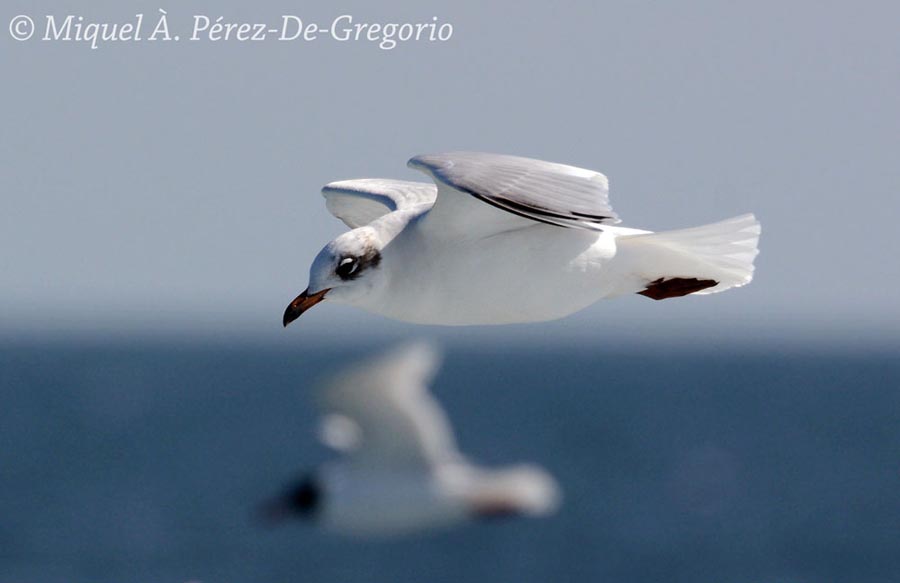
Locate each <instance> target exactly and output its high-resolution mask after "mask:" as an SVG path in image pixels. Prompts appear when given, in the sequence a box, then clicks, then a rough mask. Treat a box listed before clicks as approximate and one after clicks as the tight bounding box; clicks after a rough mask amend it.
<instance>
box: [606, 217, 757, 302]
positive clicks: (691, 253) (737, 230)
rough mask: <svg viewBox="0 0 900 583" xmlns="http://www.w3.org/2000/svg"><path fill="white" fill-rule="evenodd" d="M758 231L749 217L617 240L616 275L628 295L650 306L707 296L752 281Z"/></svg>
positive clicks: (754, 219)
mask: <svg viewBox="0 0 900 583" xmlns="http://www.w3.org/2000/svg"><path fill="white" fill-rule="evenodd" d="M759 233H760V225H759V221H757V220H756V217H754V216H753V215H752V214H748V215H741V216H739V217H733V218H731V219H726V220H724V221H720V222H718V223H712V224H710V225H703V226H701V227H693V228H690V229H679V230H677V231H663V232H661V233H645V234H639V235H626V236H622V237H619V238H618V239H617V245H618V252H617V260H618V259H619V258H620V257H619V256H621V259H622V261H621V263H620V269H627V273H625V274H623V276H624V278H623V281H627V282H628V288H629V289H627V290H626V289H622V290H620V293H634V292H636V293H639V294H641V295H644V296H647V297H649V298H652V299H654V300H664V299H666V298H674V297H679V296H684V295H688V294H711V293H716V292H720V291H725V290H726V289H730V288H733V287H740V286H742V285H745V284H747V283H750V280H751V279H753V260H754V259H755V258H756V255H757V254H758V253H759V250H758V249H757V244H758V243H759Z"/></svg>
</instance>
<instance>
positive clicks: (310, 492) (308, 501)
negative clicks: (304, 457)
mask: <svg viewBox="0 0 900 583" xmlns="http://www.w3.org/2000/svg"><path fill="white" fill-rule="evenodd" d="M321 504H322V491H321V487H320V485H319V480H318V479H317V478H316V475H315V473H314V472H313V473H309V474H307V475H305V476H303V477H302V478H300V479H299V480H297V481H296V482H294V483H292V484H290V485H289V486H288V487H287V488H285V490H284V491H283V492H282V493H281V494H280V495H278V496H276V497H274V498H272V499H270V500H268V501H266V502H264V503H263V504H262V505H261V506H260V507H259V508H258V509H257V512H258V513H259V519H260V520H261V521H262V523H263V524H267V525H270V526H274V525H277V524H279V523H281V522H284V521H285V520H289V519H292V518H305V519H311V518H315V517H316V516H317V515H318V513H319V511H320V510H321V508H320V506H321Z"/></svg>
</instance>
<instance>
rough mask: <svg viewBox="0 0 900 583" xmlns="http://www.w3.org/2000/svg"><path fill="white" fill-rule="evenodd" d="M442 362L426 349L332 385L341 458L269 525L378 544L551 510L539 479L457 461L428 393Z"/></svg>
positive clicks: (330, 417) (304, 483) (329, 431)
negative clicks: (286, 522) (315, 526)
mask: <svg viewBox="0 0 900 583" xmlns="http://www.w3.org/2000/svg"><path fill="white" fill-rule="evenodd" d="M438 360H439V359H438V355H437V353H436V352H435V351H434V350H433V349H432V348H430V347H429V346H428V345H426V344H412V345H407V346H403V347H401V348H399V349H395V350H393V351H392V352H389V353H387V354H386V355H383V356H380V357H378V358H376V359H374V360H371V361H369V362H366V363H364V364H362V365H358V366H356V367H354V368H352V369H350V370H348V371H345V372H343V373H342V374H340V375H339V376H337V377H336V378H335V379H333V380H332V381H331V382H330V383H329V384H328V385H327V387H326V388H325V390H324V391H323V393H322V399H321V403H320V404H321V408H322V409H323V413H324V414H325V416H324V419H323V424H322V439H323V441H324V442H325V443H326V444H327V445H329V446H331V447H333V448H335V449H337V450H340V451H342V452H344V455H343V456H342V457H341V458H339V459H338V460H336V461H333V462H330V463H327V464H324V465H323V466H321V467H319V468H317V469H316V470H315V471H313V472H312V473H310V474H309V475H307V476H306V477H304V478H303V479H301V480H299V481H298V482H297V483H295V484H293V485H292V486H291V487H290V488H288V489H287V490H286V491H285V492H284V493H283V495H281V496H279V497H277V498H275V499H273V500H272V501H270V502H268V503H267V504H265V505H264V507H263V512H264V516H265V517H267V518H268V519H270V520H275V521H279V520H281V519H284V518H290V517H308V518H312V519H313V520H315V521H316V522H317V523H319V524H321V525H322V526H323V527H324V528H326V529H328V530H333V531H337V532H341V533H346V534H356V535H379V534H401V533H407V532H412V531H417V530H423V529H428V528H439V527H447V526H451V525H454V524H459V523H464V522H466V521H471V520H474V519H480V518H494V517H502V516H515V515H529V516H539V515H544V514H548V513H550V512H552V511H553V510H555V509H556V507H557V505H558V501H559V494H558V490H557V486H556V483H555V481H554V480H553V478H552V477H550V476H549V475H548V474H547V473H546V472H545V471H544V470H543V469H541V468H539V467H536V466H533V465H517V466H512V467H507V468H501V469H487V468H481V467H478V466H475V465H473V464H471V463H470V462H469V461H468V460H467V459H466V458H465V457H464V456H463V455H462V454H460V453H459V451H458V450H457V448H456V443H455V440H454V437H453V432H452V429H451V427H450V424H449V421H448V420H447V417H446V415H445V414H444V411H443V410H442V409H441V407H440V405H439V404H438V402H437V401H436V400H435V399H434V398H433V397H432V396H431V394H430V393H429V392H428V387H427V383H428V381H429V380H430V379H431V377H432V376H433V374H434V373H435V372H436V369H437V367H438V364H439V363H438Z"/></svg>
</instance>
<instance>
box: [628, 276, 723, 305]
mask: <svg viewBox="0 0 900 583" xmlns="http://www.w3.org/2000/svg"><path fill="white" fill-rule="evenodd" d="M718 283H719V282H718V281H715V280H713V279H697V278H696V277H672V278H669V279H666V278H664V277H660V278H659V279H657V280H656V281H651V282H650V283H649V284H648V285H647V289H645V290H643V291H639V292H638V294H640V295H642V296H647V297H648V298H650V299H651V300H665V299H668V298H680V297H681V296H686V295H688V294H692V293H695V292H698V291H701V290H705V289H706V288H708V287H712V286H714V285H718Z"/></svg>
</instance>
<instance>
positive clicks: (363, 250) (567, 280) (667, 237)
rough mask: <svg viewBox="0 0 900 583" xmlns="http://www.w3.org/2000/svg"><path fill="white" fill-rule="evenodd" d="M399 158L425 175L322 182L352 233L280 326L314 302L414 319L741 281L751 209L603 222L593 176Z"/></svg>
mask: <svg viewBox="0 0 900 583" xmlns="http://www.w3.org/2000/svg"><path fill="white" fill-rule="evenodd" d="M409 166H410V167H411V168H415V169H417V170H421V171H423V172H425V173H426V174H428V175H429V176H431V178H432V179H433V180H434V182H435V183H436V186H435V184H429V183H420V182H405V181H400V180H386V179H360V180H345V181H341V182H333V183H331V184H328V185H327V186H325V188H324V189H323V190H322V193H323V194H324V196H325V201H326V205H327V207H328V210H329V211H331V213H332V214H333V215H334V216H336V217H337V218H339V219H341V220H342V221H343V222H344V223H345V224H346V225H347V226H348V227H350V228H351V229H352V230H351V231H349V232H347V233H344V234H343V235H341V236H339V237H338V238H336V239H335V240H333V241H332V242H330V243H329V244H328V245H326V246H325V248H324V249H322V251H320V252H319V254H318V256H317V257H316V259H315V261H314V262H313V264H312V267H311V268H310V273H309V286H308V287H307V289H306V290H305V291H304V292H303V293H301V294H300V295H299V296H298V297H297V298H296V299H295V300H294V301H292V302H291V303H290V305H289V306H288V307H287V309H286V310H285V312H284V320H283V321H284V325H285V326H287V325H288V324H289V323H291V322H292V321H294V320H295V319H297V318H298V317H299V316H300V315H301V314H302V313H303V312H305V311H306V310H308V309H309V308H310V307H312V306H314V305H315V304H317V303H319V302H322V301H333V302H336V303H343V304H350V305H353V306H357V307H360V308H363V309H366V310H369V311H371V312H375V313H377V314H382V315H384V316H388V317H391V318H395V319H398V320H404V321H408V322H416V323H421V324H444V325H466V324H508V323H516V322H537V321H543V320H553V319H557V318H562V317H564V316H567V315H569V314H572V313H574V312H577V311H579V310H581V309H583V308H585V307H587V306H589V305H591V304H593V303H594V302H596V301H598V300H600V299H604V298H612V297H616V296H621V295H625V294H634V293H637V294H641V295H643V296H646V297H649V298H652V299H654V300H661V299H666V298H673V297H679V296H684V295H688V294H710V293H716V292H719V291H724V290H726V289H730V288H732V287H739V286H742V285H744V284H746V283H748V282H749V281H750V280H751V279H752V277H753V260H754V258H755V257H756V254H757V241H758V239H759V233H760V227H759V223H758V222H757V221H756V219H755V218H754V216H753V215H750V214H748V215H743V216H739V217H734V218H731V219H727V220H725V221H722V222H719V223H713V224H709V225H704V226H701V227H694V228H690V229H681V230H677V231H664V232H660V233H653V232H651V231H642V230H638V229H629V228H625V227H617V226H614V224H615V223H618V222H619V220H618V217H617V216H616V213H615V212H613V210H612V208H611V206H610V204H609V189H608V185H607V180H606V177H605V176H604V175H602V174H600V173H598V172H593V171H591V170H584V169H582V168H575V167H573V166H566V165H563V164H554V163H551V162H543V161H540V160H532V159H528V158H519V157H515V156H503V155H498V154H482V153H475V152H455V153H449V154H438V155H431V156H416V157H415V158H413V159H411V160H410V161H409Z"/></svg>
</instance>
